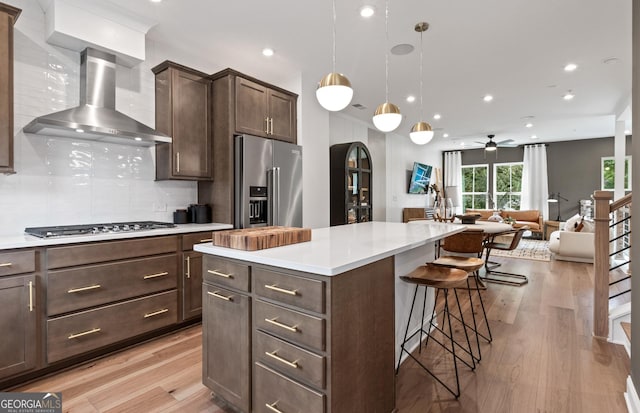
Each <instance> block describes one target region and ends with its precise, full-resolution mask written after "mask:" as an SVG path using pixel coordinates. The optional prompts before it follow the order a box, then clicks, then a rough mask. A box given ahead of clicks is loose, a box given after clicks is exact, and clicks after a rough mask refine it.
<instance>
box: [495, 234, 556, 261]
mask: <svg viewBox="0 0 640 413" xmlns="http://www.w3.org/2000/svg"><path fill="white" fill-rule="evenodd" d="M548 247H549V241H541V240H537V239H521V240H520V244H519V245H518V248H516V249H514V250H512V251H502V250H491V256H496V257H511V258H522V259H525V260H536V261H551V252H550V251H549V248H548Z"/></svg>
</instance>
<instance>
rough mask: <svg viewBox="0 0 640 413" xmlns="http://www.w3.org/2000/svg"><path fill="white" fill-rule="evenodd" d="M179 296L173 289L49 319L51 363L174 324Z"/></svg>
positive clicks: (48, 344)
mask: <svg viewBox="0 0 640 413" xmlns="http://www.w3.org/2000/svg"><path fill="white" fill-rule="evenodd" d="M177 299H178V296H177V292H176V291H175V290H173V291H167V292H165V293H160V294H156V295H153V296H150V297H144V298H138V299H136V300H130V301H125V302H122V303H119V304H113V305H109V306H106V307H100V308H96V309H94V310H89V311H83V312H81V313H76V314H71V315H67V316H63V317H59V318H53V319H49V320H48V321H47V360H48V361H49V362H50V363H52V362H55V361H58V360H62V359H65V358H67V357H71V356H75V355H77V354H81V353H84V352H87V351H90V350H94V349H97V348H100V347H103V346H106V345H108V344H112V343H116V342H118V341H122V340H125V339H127V338H130V337H134V336H137V335H139V334H142V333H146V332H149V331H153V330H156V329H158V328H161V327H165V326H168V325H171V324H175V323H176V322H177V320H178V311H177V307H178V306H177Z"/></svg>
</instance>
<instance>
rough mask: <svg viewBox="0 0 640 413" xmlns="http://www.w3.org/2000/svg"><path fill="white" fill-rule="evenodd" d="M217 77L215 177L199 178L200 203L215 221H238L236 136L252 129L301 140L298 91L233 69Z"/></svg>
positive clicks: (267, 135) (254, 132) (251, 132)
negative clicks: (236, 206) (235, 161)
mask: <svg viewBox="0 0 640 413" xmlns="http://www.w3.org/2000/svg"><path fill="white" fill-rule="evenodd" d="M211 79H212V80H213V154H214V157H215V159H216V162H215V163H214V164H213V182H207V181H200V182H198V203H201V204H209V205H211V206H212V210H213V221H214V222H221V223H226V224H232V225H233V224H235V222H234V208H235V205H234V190H235V188H234V176H233V173H234V170H233V163H234V136H235V135H239V134H249V135H256V136H261V137H264V138H271V139H277V140H282V141H286V142H291V143H297V132H296V131H297V114H296V108H297V107H296V105H297V103H296V102H297V99H298V96H297V95H296V94H294V93H291V92H289V91H286V90H284V89H281V88H278V87H276V86H273V85H270V84H268V83H265V82H262V81H260V80H258V79H254V78H252V77H250V76H247V75H244V74H242V73H239V72H237V71H235V70H232V69H225V70H223V71H221V72H218V73H215V74H213V75H211Z"/></svg>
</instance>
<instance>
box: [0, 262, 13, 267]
mask: <svg viewBox="0 0 640 413" xmlns="http://www.w3.org/2000/svg"><path fill="white" fill-rule="evenodd" d="M12 265H13V263H12V262H3V263H2V264H0V267H11V266H12Z"/></svg>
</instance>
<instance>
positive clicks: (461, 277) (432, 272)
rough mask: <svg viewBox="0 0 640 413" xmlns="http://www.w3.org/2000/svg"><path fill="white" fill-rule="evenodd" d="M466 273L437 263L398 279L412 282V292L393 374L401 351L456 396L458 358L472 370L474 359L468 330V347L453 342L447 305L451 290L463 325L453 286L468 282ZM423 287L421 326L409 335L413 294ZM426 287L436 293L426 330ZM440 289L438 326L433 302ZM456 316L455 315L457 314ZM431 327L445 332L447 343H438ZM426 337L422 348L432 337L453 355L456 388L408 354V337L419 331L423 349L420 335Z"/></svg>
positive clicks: (415, 295) (414, 299)
mask: <svg viewBox="0 0 640 413" xmlns="http://www.w3.org/2000/svg"><path fill="white" fill-rule="evenodd" d="M467 278H468V273H467V272H466V271H463V270H459V269H457V268H450V267H445V266H439V265H431V264H426V265H422V266H420V267H418V268H416V269H415V270H413V271H412V272H411V273H409V274H408V275H405V276H401V277H400V279H401V280H402V281H404V282H407V283H411V284H415V286H416V287H415V291H414V293H413V301H412V302H411V310H410V311H409V319H408V320H407V327H406V329H405V332H404V339H403V341H402V344H401V345H400V359H399V360H398V366H397V368H396V374H398V371H399V370H400V361H401V360H402V354H403V353H407V355H408V356H409V357H411V358H412V359H413V360H415V362H416V363H418V365H420V367H422V368H423V369H424V370H425V371H426V372H427V373H429V374H430V375H431V376H432V377H433V378H434V379H436V381H438V383H440V384H441V385H442V386H444V387H445V388H446V389H447V390H448V391H449V392H450V393H451V394H453V395H454V396H455V397H456V398H458V397H459V396H460V380H459V378H458V360H459V361H461V362H462V363H464V364H466V365H467V366H468V367H469V368H471V369H472V370H473V369H475V358H474V356H473V353H472V352H471V343H470V341H469V336H468V334H467V329H466V328H463V331H464V335H465V338H466V341H467V347H466V348H465V347H464V346H462V345H461V344H459V343H458V342H456V341H455V339H454V336H453V328H452V327H451V317H452V315H451V312H450V307H449V290H453V292H454V296H455V298H456V303H457V306H458V311H459V312H460V319H461V320H462V323H463V325H464V318H463V316H462V308H461V306H460V301H459V300H458V293H457V292H456V290H455V289H456V287H460V285H461V284H464V283H465V282H466V281H467ZM419 287H424V300H423V303H422V318H421V321H420V327H419V328H418V330H417V331H415V332H413V333H412V334H411V336H408V334H409V324H410V323H411V316H412V314H413V308H414V307H415V303H416V297H417V295H418V288H419ZM427 287H431V288H434V289H435V290H436V296H435V299H434V303H433V311H432V312H431V317H430V318H429V329H428V330H429V331H425V330H424V314H425V306H426V300H427ZM440 291H442V292H443V293H444V308H443V309H442V314H443V315H442V324H443V326H442V328H440V327H438V325H437V324H436V323H435V321H434V318H435V317H436V315H435V314H436V303H437V301H438V295H439V293H440ZM445 319H446V320H447V324H448V326H449V333H448V334H447V333H446V332H445V331H444V324H445ZM456 319H457V317H456ZM433 330H438V331H439V332H440V333H442V334H443V335H444V337H445V338H446V339H448V341H449V346H447V345H446V344H445V342H441V341H440V340H438V338H437V337H434V334H433V333H432V331H433ZM423 333H424V334H425V335H426V336H427V338H426V343H425V349H426V348H427V346H428V344H429V339H430V338H431V339H432V340H433V341H435V342H436V343H438V344H439V345H440V346H441V347H442V348H443V349H445V350H446V351H447V352H448V353H450V354H451V355H452V358H453V366H454V370H455V375H456V387H455V391H454V390H453V388H452V387H451V386H449V385H448V384H446V383H445V382H444V381H443V380H442V379H440V378H439V377H438V376H437V375H436V374H435V373H433V372H432V371H431V370H429V368H428V367H427V366H425V365H424V364H423V363H422V362H421V361H420V360H418V359H417V358H416V357H414V356H413V354H411V352H410V351H409V350H407V349H406V348H405V345H406V344H407V342H408V341H409V340H411V339H412V338H413V337H415V336H416V334H420V341H419V343H418V348H419V349H421V348H422V334H423ZM456 346H457V347H458V348H459V349H461V350H463V351H464V352H465V353H467V354H469V355H470V358H471V363H469V362H467V361H466V360H465V359H464V358H462V357H460V355H459V354H456ZM419 351H420V350H419Z"/></svg>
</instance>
